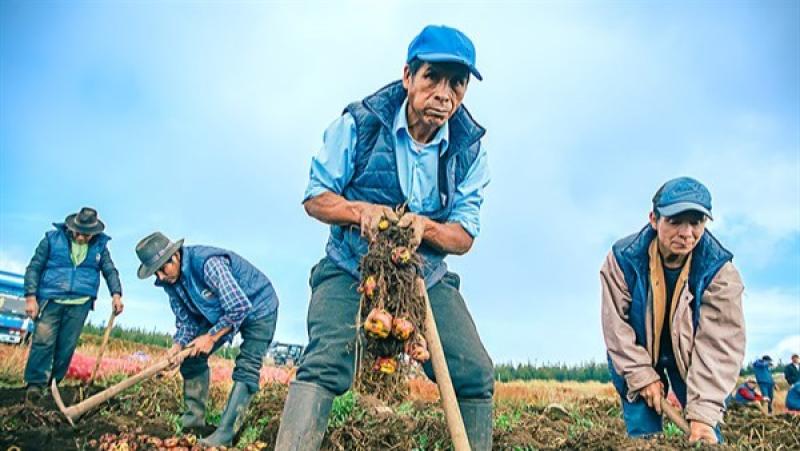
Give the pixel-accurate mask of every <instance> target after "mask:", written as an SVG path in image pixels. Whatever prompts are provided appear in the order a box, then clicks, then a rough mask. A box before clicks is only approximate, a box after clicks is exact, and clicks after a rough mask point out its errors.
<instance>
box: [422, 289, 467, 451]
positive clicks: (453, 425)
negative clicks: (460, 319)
mask: <svg viewBox="0 0 800 451" xmlns="http://www.w3.org/2000/svg"><path fill="white" fill-rule="evenodd" d="M417 290H419V291H420V294H421V295H422V297H423V298H424V299H425V309H426V311H427V313H426V315H425V339H426V340H427V341H428V350H429V351H430V353H431V364H432V365H433V374H434V376H436V384H437V385H438V386H439V394H440V395H441V397H442V408H443V409H444V417H445V420H447V429H448V430H449V431H450V439H451V440H452V441H453V448H454V449H455V450H456V451H469V449H470V447H469V439H467V431H466V429H465V428H464V420H463V418H461V410H459V408H458V400H457V399H456V392H455V390H454V389H453V381H452V380H451V379H450V370H448V369H447V360H445V358H444V349H442V341H441V339H440V338H439V330H438V329H437V328H436V321H434V318H433V310H432V309H431V301H430V300H429V299H428V290H427V288H426V287H425V281H424V280H423V279H422V278H418V279H417Z"/></svg>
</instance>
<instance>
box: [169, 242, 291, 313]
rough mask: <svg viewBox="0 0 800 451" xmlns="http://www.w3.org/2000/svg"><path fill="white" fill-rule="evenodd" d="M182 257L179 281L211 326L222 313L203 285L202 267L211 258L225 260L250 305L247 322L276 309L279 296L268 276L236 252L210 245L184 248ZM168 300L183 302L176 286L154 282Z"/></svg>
mask: <svg viewBox="0 0 800 451" xmlns="http://www.w3.org/2000/svg"><path fill="white" fill-rule="evenodd" d="M181 249H182V255H181V282H184V283H185V286H186V287H187V291H188V293H189V296H190V297H191V298H192V302H193V303H194V306H195V307H196V308H197V310H199V311H200V313H201V314H202V315H203V317H204V318H205V319H206V320H208V322H209V323H211V324H216V323H217V321H219V318H220V317H221V316H223V315H224V314H225V311H224V310H223V309H222V304H221V303H220V299H219V296H218V293H217V292H216V290H213V289H211V288H210V287H209V286H208V285H207V284H206V282H205V270H204V266H205V264H206V260H208V259H209V258H211V257H218V256H222V257H226V258H228V261H230V265H231V273H232V274H233V277H234V278H235V279H236V282H237V283H238V284H239V287H240V288H241V289H242V290H243V291H244V294H245V295H246V296H247V298H248V299H249V300H250V303H251V305H252V307H251V310H250V313H249V314H248V315H247V317H245V321H246V320H248V319H259V318H263V317H265V316H267V315H269V314H271V313H274V312H275V311H276V310H277V309H278V296H277V294H276V293H275V289H274V288H273V287H272V282H270V281H269V279H268V278H267V276H265V275H264V273H262V272H261V271H259V270H258V268H256V267H255V266H253V265H252V264H251V263H250V262H248V261H247V260H245V259H244V258H242V257H241V256H239V254H237V253H235V252H231V251H228V250H225V249H218V248H215V247H210V246H183V247H182V248H181ZM156 286H160V287H162V288H164V291H166V292H167V294H169V295H170V296H171V297H175V298H179V299H182V297H181V296H180V295H179V294H178V293H177V291H176V287H175V285H171V284H166V283H163V282H161V281H156Z"/></svg>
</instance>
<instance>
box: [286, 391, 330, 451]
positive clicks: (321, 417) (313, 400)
mask: <svg viewBox="0 0 800 451" xmlns="http://www.w3.org/2000/svg"><path fill="white" fill-rule="evenodd" d="M333 398H334V395H333V393H331V392H329V391H328V390H326V389H324V388H322V387H320V386H319V385H316V384H311V383H308V382H300V381H294V382H292V385H291V386H289V395H288V396H287V397H286V404H285V405H284V406H283V415H281V426H280V429H278V438H277V440H276V443H275V450H276V451H317V450H318V449H319V448H320V446H321V445H322V439H323V438H324V437H325V429H326V428H327V427H328V415H329V414H330V412H331V406H332V405H333Z"/></svg>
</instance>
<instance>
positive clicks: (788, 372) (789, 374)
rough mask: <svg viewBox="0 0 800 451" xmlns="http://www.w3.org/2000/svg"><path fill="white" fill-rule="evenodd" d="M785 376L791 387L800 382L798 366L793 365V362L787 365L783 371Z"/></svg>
mask: <svg viewBox="0 0 800 451" xmlns="http://www.w3.org/2000/svg"><path fill="white" fill-rule="evenodd" d="M783 376H784V377H786V382H788V383H789V385H794V384H795V382H800V370H798V369H797V367H796V366H794V365H792V362H789V363H787V364H786V368H784V369H783Z"/></svg>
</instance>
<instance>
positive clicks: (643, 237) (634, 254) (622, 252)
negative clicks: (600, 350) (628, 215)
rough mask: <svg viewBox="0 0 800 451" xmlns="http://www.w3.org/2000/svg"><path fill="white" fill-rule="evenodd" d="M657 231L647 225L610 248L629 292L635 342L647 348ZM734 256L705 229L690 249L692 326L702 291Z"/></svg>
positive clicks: (630, 315) (695, 323) (699, 304)
mask: <svg viewBox="0 0 800 451" xmlns="http://www.w3.org/2000/svg"><path fill="white" fill-rule="evenodd" d="M655 237H656V232H655V230H653V228H652V227H651V226H650V225H649V224H648V225H646V226H645V227H644V228H643V229H642V230H641V231H639V233H636V234H633V235H630V236H628V237H626V238H623V239H621V240H619V241H617V242H616V243H615V244H614V246H613V248H612V250H613V252H614V257H615V258H616V259H617V262H618V263H619V266H620V268H621V269H622V273H623V275H624V276H625V283H626V285H627V286H628V290H630V292H631V307H630V311H629V312H628V314H629V323H630V325H631V327H632V328H633V330H634V332H635V333H636V343H637V344H638V345H640V346H643V347H645V348H646V347H647V336H646V335H645V330H646V328H645V321H646V320H647V303H648V295H649V292H650V255H649V254H648V249H649V247H650V243H651V242H652V241H653V239H654V238H655ZM732 259H733V254H731V253H730V252H729V251H728V250H726V249H725V248H724V247H722V245H721V244H720V243H719V241H717V239H716V238H714V236H713V235H712V234H711V232H709V231H708V230H706V231H705V233H704V234H703V237H702V238H701V239H700V242H699V243H697V246H696V247H695V248H694V250H693V251H692V266H691V268H690V269H689V291H690V292H691V293H692V296H693V297H694V302H693V304H692V321H693V323H694V329H695V331H696V330H697V324H698V323H699V321H700V307H701V304H702V300H703V292H705V289H706V287H707V286H708V285H709V284H710V283H711V280H712V279H714V276H715V275H716V274H717V272H719V270H720V269H721V268H722V266H723V265H725V263H727V262H729V261H731V260H732Z"/></svg>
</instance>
